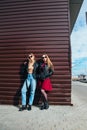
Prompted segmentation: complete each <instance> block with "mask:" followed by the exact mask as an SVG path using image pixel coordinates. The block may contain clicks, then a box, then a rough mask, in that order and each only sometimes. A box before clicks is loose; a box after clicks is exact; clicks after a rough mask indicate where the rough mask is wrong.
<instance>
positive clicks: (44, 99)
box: [41, 89, 49, 110]
mask: <svg viewBox="0 0 87 130" xmlns="http://www.w3.org/2000/svg"><path fill="white" fill-rule="evenodd" d="M41 93H42V96H43V102H44V104H43V105H42V106H41V110H43V109H48V108H49V104H48V98H47V93H46V91H45V90H43V89H41Z"/></svg>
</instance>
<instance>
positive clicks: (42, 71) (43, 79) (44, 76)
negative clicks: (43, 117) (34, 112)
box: [39, 54, 54, 110]
mask: <svg viewBox="0 0 87 130" xmlns="http://www.w3.org/2000/svg"><path fill="white" fill-rule="evenodd" d="M42 61H43V62H42V63H41V64H40V67H39V86H40V88H41V94H42V99H43V105H42V106H41V110H43V109H48V108H49V104H48V97H47V93H48V91H51V90H52V84H51V81H50V78H49V77H50V76H51V75H52V74H53V71H54V67H53V64H52V62H51V60H50V58H49V57H48V55H47V54H44V55H43V56H42Z"/></svg>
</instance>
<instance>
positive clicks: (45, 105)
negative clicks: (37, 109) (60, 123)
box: [44, 101, 49, 109]
mask: <svg viewBox="0 0 87 130" xmlns="http://www.w3.org/2000/svg"><path fill="white" fill-rule="evenodd" d="M48 108H49V104H48V102H47V101H46V102H45V103H44V109H48Z"/></svg>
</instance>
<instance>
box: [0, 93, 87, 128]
mask: <svg viewBox="0 0 87 130" xmlns="http://www.w3.org/2000/svg"><path fill="white" fill-rule="evenodd" d="M72 103H73V106H65V105H64V106H63V105H62V106H60V105H58V106H53V105H51V106H50V108H49V109H48V110H39V108H38V107H35V106H33V107H32V110H31V111H27V110H25V111H22V112H19V111H18V108H17V107H15V106H9V105H0V130H87V104H86V103H85V102H81V101H80V100H79V98H78V97H76V95H74V94H73V93H72Z"/></svg>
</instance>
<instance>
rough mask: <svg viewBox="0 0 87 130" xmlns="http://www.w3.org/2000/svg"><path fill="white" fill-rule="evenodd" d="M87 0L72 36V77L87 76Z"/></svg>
mask: <svg viewBox="0 0 87 130" xmlns="http://www.w3.org/2000/svg"><path fill="white" fill-rule="evenodd" d="M86 12H87V0H84V2H83V4H82V7H81V9H80V12H79V15H78V17H77V20H76V23H75V26H74V28H73V31H72V34H71V48H72V75H79V74H86V75H87V24H86Z"/></svg>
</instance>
